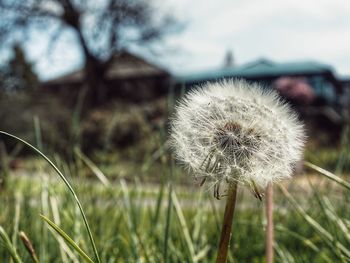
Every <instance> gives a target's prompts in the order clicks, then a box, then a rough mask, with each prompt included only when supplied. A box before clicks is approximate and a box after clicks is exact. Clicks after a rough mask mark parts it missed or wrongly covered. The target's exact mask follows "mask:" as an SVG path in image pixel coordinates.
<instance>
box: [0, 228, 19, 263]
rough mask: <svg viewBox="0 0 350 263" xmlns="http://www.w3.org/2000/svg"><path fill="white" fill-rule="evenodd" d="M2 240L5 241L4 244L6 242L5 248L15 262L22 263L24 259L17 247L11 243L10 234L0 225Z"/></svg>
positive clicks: (0, 237) (0, 238)
mask: <svg viewBox="0 0 350 263" xmlns="http://www.w3.org/2000/svg"><path fill="white" fill-rule="evenodd" d="M0 240H2V241H3V244H4V246H5V248H6V249H7V251H8V252H9V253H10V255H11V258H12V259H13V261H14V262H15V263H22V260H21V258H20V257H19V255H18V253H17V250H16V248H15V247H14V246H13V244H12V243H11V240H10V238H9V236H8V235H7V233H6V232H5V230H4V229H3V228H2V226H0Z"/></svg>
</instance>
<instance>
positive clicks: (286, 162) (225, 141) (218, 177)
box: [171, 80, 305, 188]
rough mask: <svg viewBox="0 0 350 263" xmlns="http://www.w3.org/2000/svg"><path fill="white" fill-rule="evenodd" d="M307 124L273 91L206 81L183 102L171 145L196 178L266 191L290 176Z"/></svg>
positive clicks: (240, 83) (173, 123)
mask: <svg viewBox="0 0 350 263" xmlns="http://www.w3.org/2000/svg"><path fill="white" fill-rule="evenodd" d="M304 138H305V136H304V130H303V125H302V124H301V123H300V122H299V121H298V119H297V115H296V114H295V113H294V112H293V111H292V110H291V108H290V107H289V106H288V104H286V103H285V102H283V101H282V100H281V99H280V97H279V95H278V94H277V93H276V92H274V91H272V90H264V89H263V88H262V87H261V86H259V85H258V84H249V83H247V82H246V81H242V80H239V81H238V80H229V81H222V82H217V83H207V84H205V85H203V86H202V87H198V88H197V89H193V90H192V91H190V92H189V93H187V94H186V95H185V96H184V98H183V99H182V100H181V101H180V102H179V104H178V106H177V108H176V113H175V116H174V118H173V121H172V130H171V143H172V147H173V149H174V152H175V156H176V158H177V159H178V160H180V161H181V162H182V163H184V164H185V165H186V166H187V167H188V168H189V169H190V170H191V171H192V172H193V173H194V174H195V175H196V176H204V177H206V178H208V179H211V180H212V181H214V182H219V181H222V180H226V181H232V180H235V181H238V182H240V183H243V184H248V185H251V183H252V182H254V184H256V185H257V186H259V187H261V188H264V187H265V186H266V185H267V184H268V183H270V182H276V181H279V180H282V179H285V178H288V177H290V176H291V174H292V172H293V168H294V166H295V164H296V162H297V161H299V160H300V159H301V157H302V148H303V145H304Z"/></svg>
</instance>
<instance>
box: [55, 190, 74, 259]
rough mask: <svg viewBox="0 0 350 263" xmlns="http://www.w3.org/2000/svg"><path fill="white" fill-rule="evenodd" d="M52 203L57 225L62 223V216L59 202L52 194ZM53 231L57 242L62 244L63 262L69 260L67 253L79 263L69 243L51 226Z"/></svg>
mask: <svg viewBox="0 0 350 263" xmlns="http://www.w3.org/2000/svg"><path fill="white" fill-rule="evenodd" d="M50 205H51V211H52V216H53V219H54V222H56V223H57V225H60V224H61V218H60V214H59V212H58V204H57V199H56V198H54V197H53V196H50ZM50 231H51V233H54V234H55V235H54V237H55V238H56V240H57V242H58V243H59V244H60V246H59V248H60V254H61V258H62V262H67V261H68V258H67V255H68V256H69V258H70V260H71V261H72V262H74V263H78V262H79V260H78V258H77V257H76V255H75V254H74V253H73V252H72V250H71V249H70V248H69V247H68V246H67V244H66V243H65V242H64V240H63V239H62V238H61V237H60V236H59V235H56V233H55V232H54V230H53V229H52V228H50Z"/></svg>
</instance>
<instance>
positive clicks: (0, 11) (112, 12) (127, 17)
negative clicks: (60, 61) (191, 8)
mask: <svg viewBox="0 0 350 263" xmlns="http://www.w3.org/2000/svg"><path fill="white" fill-rule="evenodd" d="M155 12H156V9H155V8H154V7H153V6H151V5H150V4H149V1H148V0H99V1H95V0H29V1H22V0H0V17H1V19H0V43H2V46H3V47H6V45H8V44H11V42H12V41H23V40H24V39H25V37H26V36H28V34H30V33H31V32H33V30H37V31H42V32H43V33H45V34H49V35H50V38H51V43H52V44H53V43H55V42H56V41H57V40H58V39H59V37H60V35H61V33H62V31H64V30H71V31H72V32H74V33H75V35H76V39H77V43H78V45H79V47H80V48H81V51H82V54H83V57H84V59H85V67H84V70H85V81H86V83H87V85H88V88H89V89H88V90H89V93H90V97H91V98H95V99H97V101H99V100H101V99H103V90H104V88H103V87H104V82H105V74H106V72H107V70H108V68H109V67H110V65H111V62H112V60H114V59H115V55H116V54H117V53H118V52H119V51H121V50H122V49H124V48H125V47H127V46H128V45H129V44H130V43H132V44H135V45H138V44H142V45H146V44H150V43H152V42H154V41H155V40H159V39H160V38H161V37H162V36H164V35H165V34H166V33H169V32H171V31H173V30H177V29H178V27H177V25H178V23H176V22H175V20H174V19H173V18H172V17H170V16H168V15H163V16H161V15H160V14H158V13H156V14H157V15H154V14H155ZM18 38H21V39H18Z"/></svg>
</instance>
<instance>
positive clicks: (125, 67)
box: [41, 50, 171, 104]
mask: <svg viewBox="0 0 350 263" xmlns="http://www.w3.org/2000/svg"><path fill="white" fill-rule="evenodd" d="M170 81H171V75H170V73H169V72H168V71H167V70H165V69H163V68H161V67H159V66H157V65H155V64H152V63H150V62H148V61H147V60H145V59H143V58H141V57H139V56H137V55H135V54H132V53H130V52H128V51H126V50H124V51H122V52H120V53H118V54H117V55H115V56H114V59H113V61H112V63H111V66H110V67H109V69H108V71H107V73H106V80H105V86H106V94H105V95H106V96H105V97H106V98H107V100H109V99H113V98H117V99H123V100H127V101H130V102H142V101H147V100H150V99H153V98H156V97H159V96H162V95H164V94H166V93H167V92H168V88H169V83H170ZM83 86H84V70H83V69H80V70H77V71H75V72H72V73H70V74H67V75H64V76H61V77H58V78H55V79H52V80H49V81H46V82H44V83H42V85H41V87H42V91H44V92H45V93H47V94H50V95H55V96H58V97H60V98H62V99H63V101H65V102H67V103H69V104H72V103H73V104H74V103H75V102H76V100H77V98H78V96H79V94H80V92H81V90H82V89H81V88H82V87H83Z"/></svg>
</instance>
